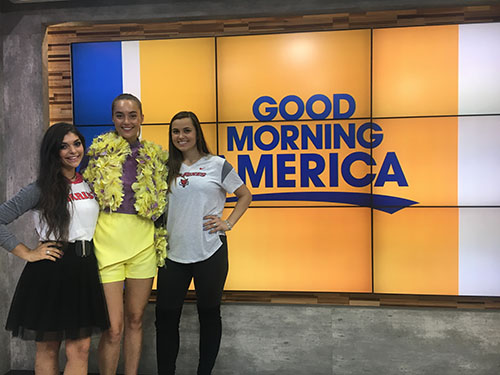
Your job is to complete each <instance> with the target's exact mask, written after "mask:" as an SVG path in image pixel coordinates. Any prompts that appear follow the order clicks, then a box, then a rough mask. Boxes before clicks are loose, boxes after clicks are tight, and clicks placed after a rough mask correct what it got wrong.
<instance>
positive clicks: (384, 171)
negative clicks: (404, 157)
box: [375, 152, 408, 186]
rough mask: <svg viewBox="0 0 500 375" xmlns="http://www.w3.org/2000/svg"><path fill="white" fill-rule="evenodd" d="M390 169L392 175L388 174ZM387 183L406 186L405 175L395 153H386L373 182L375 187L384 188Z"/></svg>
mask: <svg viewBox="0 0 500 375" xmlns="http://www.w3.org/2000/svg"><path fill="white" fill-rule="evenodd" d="M391 167H392V170H393V172H394V173H392V174H389V170H390V169H391ZM387 181H395V182H397V183H398V186H408V182H407V181H406V177H405V174H404V173H403V169H402V168H401V164H399V160H398V157H397V156H396V153H395V152H388V153H387V155H386V156H385V159H384V162H383V163H382V166H381V167H380V172H379V173H378V176H377V180H376V181H375V186H384V185H385V183H386V182H387Z"/></svg>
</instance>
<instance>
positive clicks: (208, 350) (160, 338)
mask: <svg viewBox="0 0 500 375" xmlns="http://www.w3.org/2000/svg"><path fill="white" fill-rule="evenodd" d="M220 238H221V241H222V245H221V247H220V248H219V249H218V250H217V251H216V252H215V254H214V255H212V256H211V257H210V258H208V259H207V260H204V261H202V262H197V263H190V264H183V263H177V262H173V261H171V260H169V259H167V261H166V264H165V267H162V268H159V269H158V284H157V300H156V323H155V324H156V358H157V363H158V374H161V375H163V374H175V361H176V359H177V354H178V352H179V322H180V318H181V312H182V305H183V303H184V298H185V296H186V293H187V290H188V288H189V284H190V283H191V279H193V278H194V286H195V290H196V297H197V303H196V304H197V308H198V319H199V322H200V346H199V350H200V358H199V362H198V375H207V374H211V372H212V368H213V367H214V365H215V359H216V358H217V354H218V352H219V346H220V340H221V335H222V322H221V316H220V304H221V299H222V291H223V289H224V283H225V282H226V277H227V272H228V257H227V243H226V236H220Z"/></svg>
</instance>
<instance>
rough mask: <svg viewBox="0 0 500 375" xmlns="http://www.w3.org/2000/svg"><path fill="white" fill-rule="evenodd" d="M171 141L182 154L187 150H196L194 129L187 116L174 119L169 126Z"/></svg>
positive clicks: (187, 151)
mask: <svg viewBox="0 0 500 375" xmlns="http://www.w3.org/2000/svg"><path fill="white" fill-rule="evenodd" d="M170 131H171V134H170V136H171V137H172V143H173V145H174V146H175V148H177V149H178V150H179V151H180V152H182V154H183V155H186V153H189V152H193V151H195V152H197V151H198V149H197V147H196V129H195V127H194V125H193V121H192V120H191V119H190V118H189V117H185V118H181V119H178V120H174V121H173V122H172V125H171V126H170Z"/></svg>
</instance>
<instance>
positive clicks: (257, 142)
mask: <svg viewBox="0 0 500 375" xmlns="http://www.w3.org/2000/svg"><path fill="white" fill-rule="evenodd" d="M265 132H269V133H271V135H272V136H273V138H272V140H271V142H270V143H269V144H265V143H264V142H263V141H262V134H263V133H265ZM279 143H280V133H279V132H278V130H277V129H276V128H275V127H274V126H271V125H264V126H261V127H260V128H258V129H257V131H256V132H255V145H256V146H257V147H258V148H260V149H261V150H264V151H271V150H273V149H274V148H276V146H277V145H278V144H279Z"/></svg>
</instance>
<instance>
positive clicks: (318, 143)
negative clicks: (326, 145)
mask: <svg viewBox="0 0 500 375" xmlns="http://www.w3.org/2000/svg"><path fill="white" fill-rule="evenodd" d="M301 129H302V150H308V149H309V147H308V142H307V141H308V140H309V141H311V142H312V143H313V145H314V147H316V149H317V150H321V149H322V148H323V132H322V131H321V130H322V125H321V124H316V134H314V133H313V132H312V130H311V128H310V127H309V126H308V125H306V124H304V125H302V127H301Z"/></svg>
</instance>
